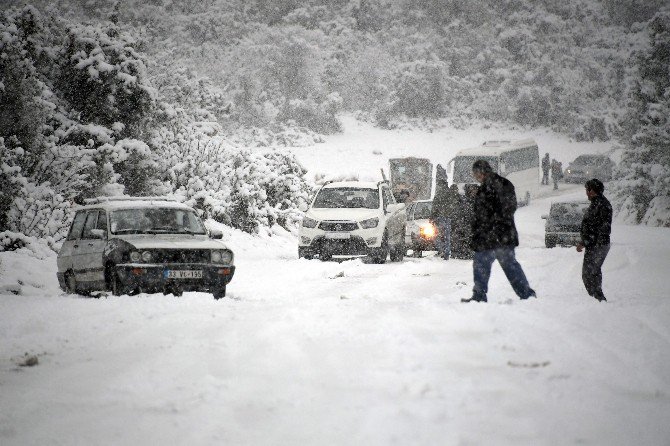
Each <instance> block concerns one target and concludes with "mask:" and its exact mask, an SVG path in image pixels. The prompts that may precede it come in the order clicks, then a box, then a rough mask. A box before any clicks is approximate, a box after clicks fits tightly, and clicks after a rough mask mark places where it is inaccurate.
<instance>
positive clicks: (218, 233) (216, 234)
mask: <svg viewBox="0 0 670 446" xmlns="http://www.w3.org/2000/svg"><path fill="white" fill-rule="evenodd" d="M209 238H213V239H215V240H221V239H222V238H223V232H221V231H220V230H218V229H212V230H210V231H209Z"/></svg>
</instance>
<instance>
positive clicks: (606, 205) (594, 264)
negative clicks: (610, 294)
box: [577, 178, 612, 302]
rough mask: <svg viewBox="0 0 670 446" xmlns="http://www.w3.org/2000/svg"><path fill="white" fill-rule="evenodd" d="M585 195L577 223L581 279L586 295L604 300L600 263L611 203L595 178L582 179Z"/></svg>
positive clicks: (609, 227)
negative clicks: (585, 205) (579, 223)
mask: <svg viewBox="0 0 670 446" xmlns="http://www.w3.org/2000/svg"><path fill="white" fill-rule="evenodd" d="M585 187H586V196H587V197H588V199H589V201H590V202H591V205H590V206H589V208H588V209H587V210H586V213H585V214H584V219H583V220H582V227H581V231H580V233H581V238H582V239H581V241H580V243H579V244H577V252H582V250H584V249H585V252H584V263H583V265H582V280H583V281H584V286H585V287H586V291H587V292H588V293H589V296H592V297H594V298H596V299H597V300H598V301H600V302H605V301H607V299H605V295H604V294H603V289H602V284H603V273H602V270H601V268H602V266H603V263H604V262H605V257H607V253H608V252H609V251H610V232H611V230H612V205H611V204H610V202H609V200H607V198H605V196H604V195H603V192H604V191H605V186H604V185H603V183H602V182H601V181H600V180H598V179H595V178H594V179H592V180H589V181H587V182H586V184H585Z"/></svg>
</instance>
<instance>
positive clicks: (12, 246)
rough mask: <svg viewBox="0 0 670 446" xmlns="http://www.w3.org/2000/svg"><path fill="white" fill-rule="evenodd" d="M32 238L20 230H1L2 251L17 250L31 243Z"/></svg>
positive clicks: (0, 243) (0, 245) (0, 242)
mask: <svg viewBox="0 0 670 446" xmlns="http://www.w3.org/2000/svg"><path fill="white" fill-rule="evenodd" d="M30 241H31V238H30V237H27V236H25V235H24V234H21V233H20V232H12V231H2V232H0V251H16V250H17V249H21V248H25V247H26V246H28V245H30Z"/></svg>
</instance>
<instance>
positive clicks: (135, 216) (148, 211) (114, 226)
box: [110, 208, 206, 235]
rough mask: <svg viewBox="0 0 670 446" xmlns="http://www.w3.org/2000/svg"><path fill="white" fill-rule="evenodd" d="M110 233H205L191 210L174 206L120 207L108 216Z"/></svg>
mask: <svg viewBox="0 0 670 446" xmlns="http://www.w3.org/2000/svg"><path fill="white" fill-rule="evenodd" d="M110 223H111V232H112V234H201V235H204V234H206V231H205V227H204V226H203V224H202V222H201V221H200V219H199V218H198V216H197V215H195V213H194V212H193V211H190V210H188V209H174V208H142V209H121V210H117V211H113V212H112V213H111V216H110Z"/></svg>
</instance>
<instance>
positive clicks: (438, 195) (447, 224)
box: [430, 164, 458, 260]
mask: <svg viewBox="0 0 670 446" xmlns="http://www.w3.org/2000/svg"><path fill="white" fill-rule="evenodd" d="M454 200H458V193H456V196H455V197H454V194H453V192H452V191H451V190H450V189H449V183H448V177H447V171H446V170H445V169H444V168H443V167H442V166H441V165H439V164H438V165H437V168H436V172H435V196H434V197H433V207H432V209H431V212H430V221H431V222H432V223H433V225H434V226H435V228H436V229H437V235H436V236H435V248H436V249H437V252H438V254H439V255H440V257H442V258H443V259H445V260H449V257H450V256H451V221H452V216H453V212H454V209H456V208H457V204H456V203H455V201H454Z"/></svg>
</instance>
